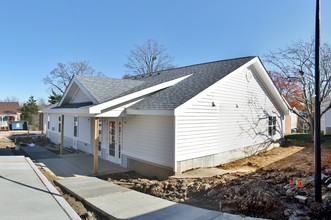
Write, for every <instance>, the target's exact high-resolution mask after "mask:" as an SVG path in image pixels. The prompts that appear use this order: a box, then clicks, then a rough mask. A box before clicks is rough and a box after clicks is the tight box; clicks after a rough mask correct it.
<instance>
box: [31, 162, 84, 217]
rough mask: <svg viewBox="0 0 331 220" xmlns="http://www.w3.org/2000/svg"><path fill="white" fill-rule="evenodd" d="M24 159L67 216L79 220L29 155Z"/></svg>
mask: <svg viewBox="0 0 331 220" xmlns="http://www.w3.org/2000/svg"><path fill="white" fill-rule="evenodd" d="M25 159H26V161H27V162H28V163H29V165H30V166H31V168H32V169H33V170H34V172H35V173H36V174H37V176H38V178H39V179H40V180H41V182H42V183H43V184H44V186H45V187H46V189H47V190H48V191H49V192H50V194H51V195H52V197H53V198H54V199H55V201H56V202H57V203H58V204H59V205H60V207H61V208H62V209H63V210H64V211H65V213H66V214H67V215H68V217H69V218H70V219H72V220H81V218H80V217H79V215H78V214H77V213H76V212H75V211H74V210H73V209H72V207H71V206H70V205H69V204H68V203H67V201H66V200H65V199H64V198H63V197H62V195H61V194H60V193H59V192H58V191H57V190H56V189H55V187H54V186H53V185H52V184H51V183H50V182H49V181H48V179H47V178H46V177H45V176H44V175H43V174H42V173H41V171H40V170H39V169H38V168H37V167H36V165H35V164H34V163H33V162H32V160H31V159H30V158H29V157H25Z"/></svg>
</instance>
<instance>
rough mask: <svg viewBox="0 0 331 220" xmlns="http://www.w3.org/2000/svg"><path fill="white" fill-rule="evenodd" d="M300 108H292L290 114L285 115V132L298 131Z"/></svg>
mask: <svg viewBox="0 0 331 220" xmlns="http://www.w3.org/2000/svg"><path fill="white" fill-rule="evenodd" d="M296 113H297V114H299V112H298V110H297V109H296V108H293V109H291V110H290V112H289V114H288V115H285V134H291V133H297V131H298V126H299V120H298V115H297V114H296Z"/></svg>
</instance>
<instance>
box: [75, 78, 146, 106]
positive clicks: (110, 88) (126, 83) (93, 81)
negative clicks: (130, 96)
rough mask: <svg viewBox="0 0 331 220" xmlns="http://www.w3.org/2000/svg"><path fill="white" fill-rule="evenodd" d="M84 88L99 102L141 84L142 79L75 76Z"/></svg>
mask: <svg viewBox="0 0 331 220" xmlns="http://www.w3.org/2000/svg"><path fill="white" fill-rule="evenodd" d="M75 77H76V79H77V80H78V81H79V82H80V83H81V84H82V85H83V86H84V87H85V88H86V90H87V91H88V92H89V93H90V94H91V95H92V96H93V97H94V98H95V99H96V100H97V101H98V102H99V103H103V102H106V101H108V100H112V99H114V98H115V97H117V96H119V95H120V94H122V93H124V92H126V91H128V90H131V89H132V88H134V87H136V86H139V85H141V84H143V83H144V82H143V81H139V80H128V79H125V80H123V79H114V78H106V77H97V76H78V75H76V76H75Z"/></svg>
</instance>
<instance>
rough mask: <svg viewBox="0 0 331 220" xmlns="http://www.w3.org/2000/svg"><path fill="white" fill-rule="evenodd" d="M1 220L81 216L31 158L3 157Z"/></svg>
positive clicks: (0, 161) (0, 171)
mask: <svg viewBox="0 0 331 220" xmlns="http://www.w3.org/2000/svg"><path fill="white" fill-rule="evenodd" d="M0 186H1V187H0V195H1V199H0V207H1V208H0V210H1V211H0V219H8V220H11V219H12V220H14V219H15V220H16V219H31V220H32V219H33V220H39V219H40V220H44V219H54V220H55V219H64V220H65V219H80V217H79V216H78V215H77V214H76V212H75V211H74V210H73V209H72V208H71V207H70V205H69V204H68V203H67V202H66V201H65V199H64V198H63V197H62V196H61V195H60V194H59V192H57V191H56V189H55V188H54V187H53V186H52V185H51V184H50V182H48V180H47V179H46V178H45V177H44V176H43V174H42V173H41V172H40V171H39V170H38V168H37V167H36V166H35V165H34V164H33V162H32V161H31V160H30V159H29V158H25V157H24V156H0Z"/></svg>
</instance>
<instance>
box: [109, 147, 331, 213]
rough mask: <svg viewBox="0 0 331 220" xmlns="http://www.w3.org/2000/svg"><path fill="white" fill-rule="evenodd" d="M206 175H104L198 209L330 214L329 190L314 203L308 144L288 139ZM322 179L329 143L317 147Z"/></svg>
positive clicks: (329, 164)
mask: <svg viewBox="0 0 331 220" xmlns="http://www.w3.org/2000/svg"><path fill="white" fill-rule="evenodd" d="M219 168H221V169H225V170H228V171H229V173H228V174H225V175H221V176H215V177H212V178H197V179H174V178H172V179H167V180H163V181H158V180H155V179H150V178H148V177H144V176H141V175H139V174H137V173H134V172H129V173H124V174H114V175H109V176H104V177H103V178H104V179H107V180H108V181H110V182H113V183H116V184H119V185H122V186H125V187H127V188H131V189H134V190H137V191H141V192H144V193H148V194H151V195H154V196H158V197H161V198H164V199H168V200H170V201H175V202H181V203H184V204H188V205H193V206H198V207H202V208H207V209H212V210H217V211H224V212H228V213H234V214H240V215H245V216H252V217H264V218H270V219H331V189H330V188H327V185H325V184H324V185H323V186H322V189H323V193H322V195H323V203H322V204H320V203H316V202H314V180H313V173H314V150H313V146H312V144H303V143H299V144H298V143H294V144H293V143H292V144H290V146H286V147H280V148H274V149H272V150H270V151H268V152H264V153H260V154H258V155H255V156H252V157H249V158H246V159H243V160H238V161H235V162H232V163H228V164H224V165H222V166H219ZM322 173H323V174H324V175H325V177H324V178H323V182H325V181H326V182H327V183H328V184H330V183H331V179H329V180H328V178H330V177H331V148H325V147H323V148H322ZM298 195H299V196H303V197H302V198H303V200H301V201H300V200H299V199H297V198H295V197H296V196H298Z"/></svg>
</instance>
